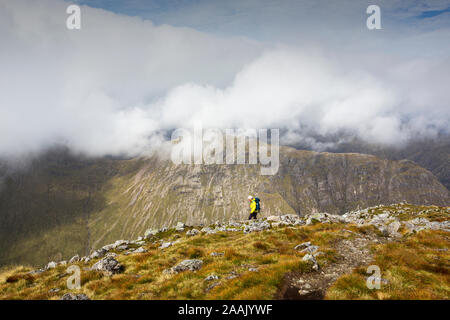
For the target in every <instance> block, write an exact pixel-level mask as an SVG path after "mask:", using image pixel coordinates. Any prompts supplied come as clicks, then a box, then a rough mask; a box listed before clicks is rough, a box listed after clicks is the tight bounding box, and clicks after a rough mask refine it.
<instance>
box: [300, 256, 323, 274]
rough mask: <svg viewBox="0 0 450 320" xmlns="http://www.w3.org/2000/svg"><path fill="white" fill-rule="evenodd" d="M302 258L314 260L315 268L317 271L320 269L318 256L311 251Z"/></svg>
mask: <svg viewBox="0 0 450 320" xmlns="http://www.w3.org/2000/svg"><path fill="white" fill-rule="evenodd" d="M302 260H303V261H309V262H312V264H313V269H314V270H316V271H317V270H319V264H318V263H317V260H316V258H315V257H314V256H313V255H312V254H309V253H307V254H305V256H304V257H303V258H302Z"/></svg>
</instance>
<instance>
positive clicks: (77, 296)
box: [60, 293, 90, 300]
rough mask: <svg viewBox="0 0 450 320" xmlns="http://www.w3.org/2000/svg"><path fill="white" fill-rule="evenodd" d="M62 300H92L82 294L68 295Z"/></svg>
mask: <svg viewBox="0 0 450 320" xmlns="http://www.w3.org/2000/svg"><path fill="white" fill-rule="evenodd" d="M60 300H90V299H89V297H88V296H87V295H85V294H83V293H81V294H73V293H66V294H64V295H63V296H62V297H61V299H60Z"/></svg>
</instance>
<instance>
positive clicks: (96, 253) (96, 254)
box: [89, 248, 108, 259]
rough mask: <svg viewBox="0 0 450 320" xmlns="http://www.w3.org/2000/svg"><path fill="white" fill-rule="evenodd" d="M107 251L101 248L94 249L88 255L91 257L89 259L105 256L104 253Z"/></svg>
mask: <svg viewBox="0 0 450 320" xmlns="http://www.w3.org/2000/svg"><path fill="white" fill-rule="evenodd" d="M107 252H108V251H107V250H105V249H103V248H101V249H98V250H95V251H94V252H93V253H92V254H91V255H90V256H89V258H91V259H98V258H102V257H104V256H105V254H106V253H107Z"/></svg>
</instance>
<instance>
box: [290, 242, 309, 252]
mask: <svg viewBox="0 0 450 320" xmlns="http://www.w3.org/2000/svg"><path fill="white" fill-rule="evenodd" d="M310 245H311V242H309V241H308V242H303V243H300V244H298V245H296V246H295V247H294V249H295V250H299V251H300V250H303V249H305V248H308V247H309V246H310Z"/></svg>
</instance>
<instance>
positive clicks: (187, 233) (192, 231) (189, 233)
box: [186, 229, 200, 236]
mask: <svg viewBox="0 0 450 320" xmlns="http://www.w3.org/2000/svg"><path fill="white" fill-rule="evenodd" d="M199 233H200V231H198V230H197V229H192V230H189V231H188V232H186V235H187V236H195V235H197V234H199Z"/></svg>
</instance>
